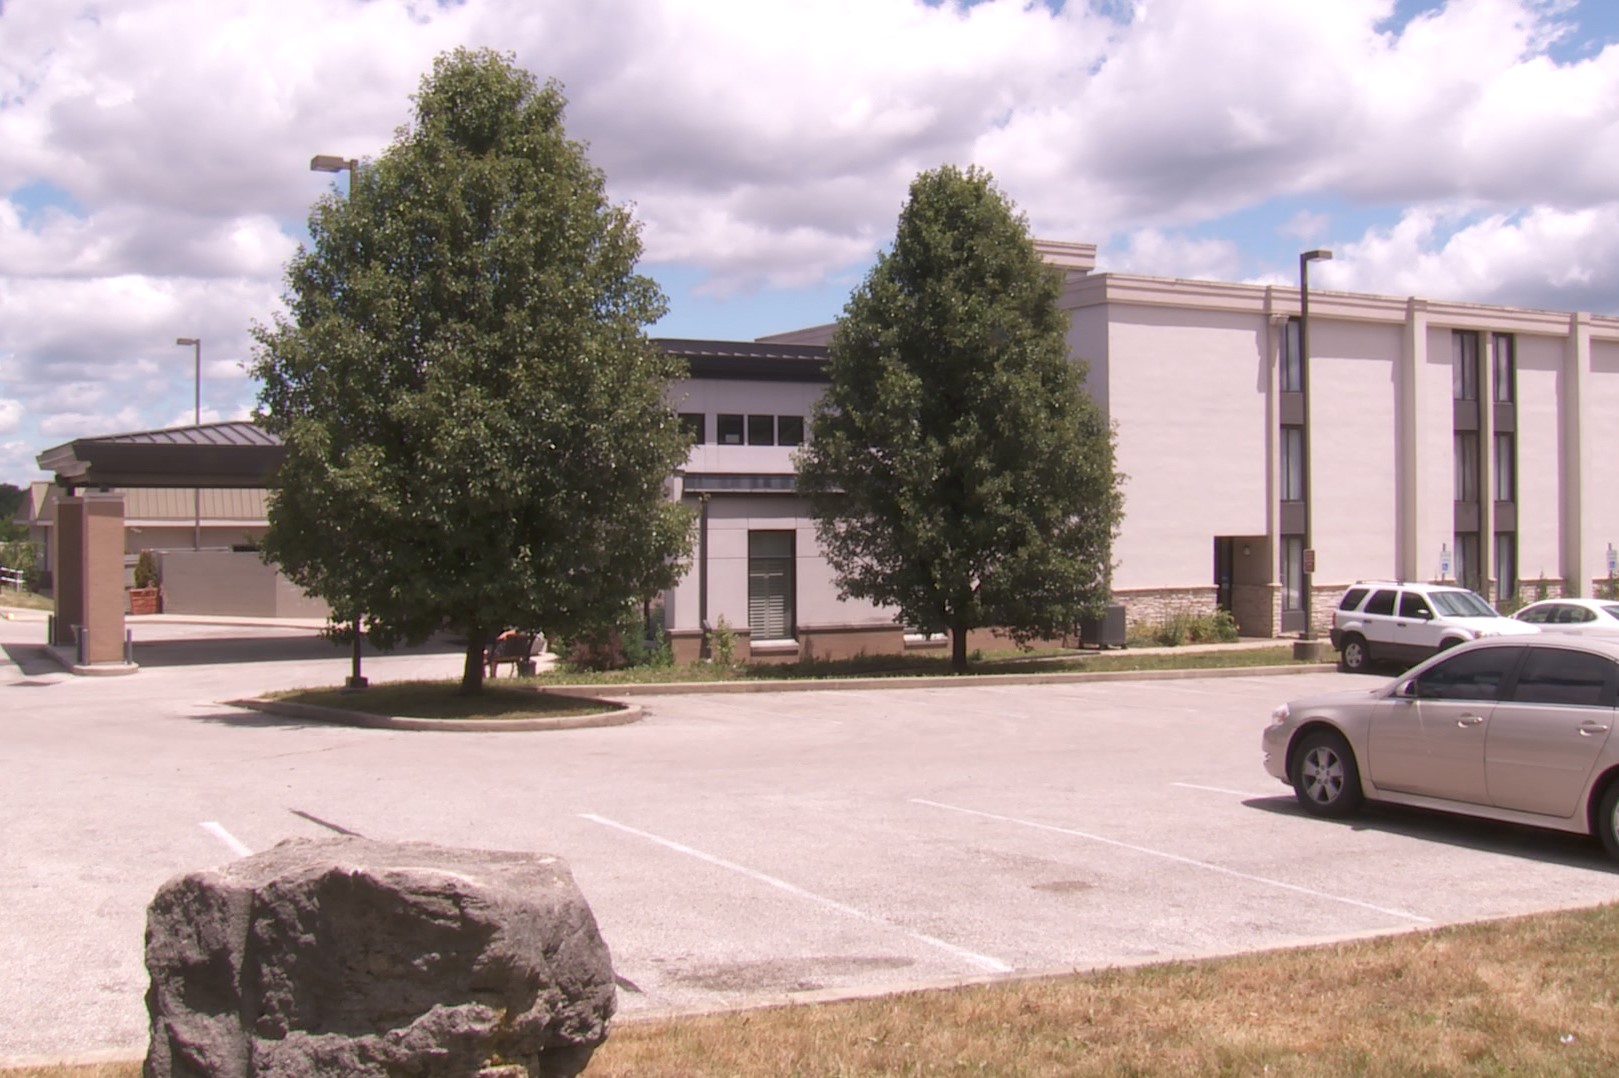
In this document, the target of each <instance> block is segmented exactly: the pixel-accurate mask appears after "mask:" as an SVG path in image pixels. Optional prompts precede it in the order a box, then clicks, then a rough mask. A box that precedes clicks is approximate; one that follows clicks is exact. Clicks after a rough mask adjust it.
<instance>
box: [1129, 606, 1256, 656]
mask: <svg viewBox="0 0 1619 1078" xmlns="http://www.w3.org/2000/svg"><path fill="white" fill-rule="evenodd" d="M1129 636H1130V642H1131V643H1132V644H1135V645H1136V646H1138V647H1139V646H1142V645H1148V646H1157V647H1166V648H1174V647H1180V646H1181V645H1182V644H1215V643H1220V644H1230V643H1234V642H1235V641H1236V640H1237V622H1236V619H1235V618H1233V617H1232V616H1231V613H1230V611H1227V610H1215V611H1213V612H1208V611H1195V610H1181V611H1177V612H1176V613H1174V614H1171V615H1170V616H1169V617H1167V618H1165V619H1164V620H1162V621H1160V622H1157V623H1156V624H1147V625H1140V624H1138V625H1135V626H1132V627H1131V630H1130V634H1129Z"/></svg>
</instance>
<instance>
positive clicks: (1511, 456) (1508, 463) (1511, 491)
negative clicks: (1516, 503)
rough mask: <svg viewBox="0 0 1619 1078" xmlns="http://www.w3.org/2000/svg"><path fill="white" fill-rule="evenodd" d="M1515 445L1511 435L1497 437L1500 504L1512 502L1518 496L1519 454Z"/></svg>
mask: <svg viewBox="0 0 1619 1078" xmlns="http://www.w3.org/2000/svg"><path fill="white" fill-rule="evenodd" d="M1515 445H1516V439H1515V438H1513V436H1512V435H1510V434H1497V435H1496V436H1495V500H1496V501H1498V502H1510V501H1512V500H1514V498H1515V497H1516V496H1517V489H1518V475H1517V461H1518V454H1517V453H1516V452H1515Z"/></svg>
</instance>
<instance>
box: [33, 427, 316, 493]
mask: <svg viewBox="0 0 1619 1078" xmlns="http://www.w3.org/2000/svg"><path fill="white" fill-rule="evenodd" d="M285 457H286V449H285V447H283V446H282V444H281V439H280V438H278V437H276V436H275V435H274V434H271V433H269V432H268V431H265V430H263V429H261V428H259V427H257V426H255V425H254V424H252V423H248V422H241V421H238V422H231V423H204V424H202V425H200V426H189V427H168V428H165V429H162V430H142V431H131V432H129V433H126V434H106V435H101V436H99V437H94V438H76V439H74V440H73V441H71V442H67V443H64V444H62V445H59V446H54V447H52V448H50V449H47V450H45V452H43V453H41V454H40V455H39V456H38V457H37V458H36V459H37V460H38V462H39V466H40V467H41V468H42V469H44V470H45V471H48V472H55V473H56V481H57V482H58V483H60V484H62V485H63V486H69V487H187V488H189V487H269V486H274V485H275V482H274V477H275V471H276V469H277V468H279V467H280V466H281V461H282V460H283V459H284V458H285Z"/></svg>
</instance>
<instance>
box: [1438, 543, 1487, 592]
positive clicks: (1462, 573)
mask: <svg viewBox="0 0 1619 1078" xmlns="http://www.w3.org/2000/svg"><path fill="white" fill-rule="evenodd" d="M1478 574H1479V564H1478V533H1477V532H1469V533H1467V534H1466V535H1458V536H1456V583H1458V584H1460V585H1461V586H1462V587H1464V588H1474V589H1476V588H1477V587H1478V586H1479V584H1480V583H1481V581H1480V580H1479V578H1478ZM1435 601H1436V602H1438V604H1439V606H1440V607H1441V608H1443V607H1444V605H1445V604H1444V602H1443V601H1442V600H1435ZM1479 602H1484V600H1482V599H1480V600H1479ZM1484 605H1486V606H1488V605H1489V604H1488V603H1485V604H1484Z"/></svg>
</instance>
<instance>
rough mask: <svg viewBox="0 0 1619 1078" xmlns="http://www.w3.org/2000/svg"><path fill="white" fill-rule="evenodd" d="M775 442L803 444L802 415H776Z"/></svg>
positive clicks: (780, 443)
mask: <svg viewBox="0 0 1619 1078" xmlns="http://www.w3.org/2000/svg"><path fill="white" fill-rule="evenodd" d="M776 444H777V445H803V444H804V417H803V416H801V415H779V416H777V417H776Z"/></svg>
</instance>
